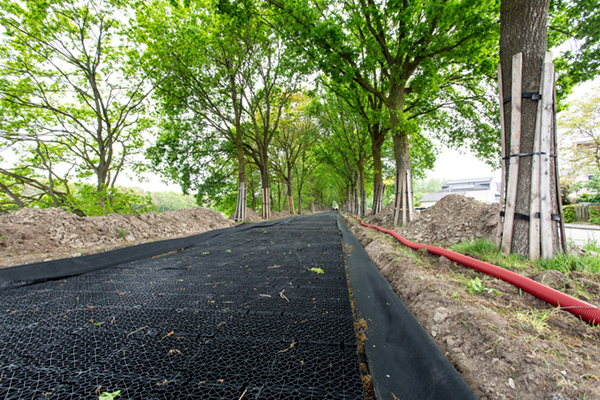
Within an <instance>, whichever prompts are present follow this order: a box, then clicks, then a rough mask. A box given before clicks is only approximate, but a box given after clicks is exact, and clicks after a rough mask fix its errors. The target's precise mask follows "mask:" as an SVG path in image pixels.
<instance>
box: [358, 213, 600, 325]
mask: <svg viewBox="0 0 600 400" xmlns="http://www.w3.org/2000/svg"><path fill="white" fill-rule="evenodd" d="M348 215H350V216H352V217H354V218H356V219H358V220H359V221H360V223H361V224H363V225H364V226H368V227H370V228H375V229H377V230H378V231H381V232H383V233H387V234H389V235H392V236H393V237H395V238H396V239H398V240H399V241H400V242H401V243H402V244H404V245H405V246H408V247H410V248H411V249H414V250H419V249H422V248H425V249H427V251H428V252H430V253H432V254H435V255H438V256H444V257H446V258H448V259H450V260H452V261H454V262H457V263H459V264H462V265H464V266H465V267H469V268H473V269H476V270H477V271H480V272H483V273H484V274H488V275H491V276H494V277H496V278H498V279H502V280H503V281H505V282H508V283H510V284H512V285H514V286H516V287H518V288H519V289H521V290H524V291H525V292H527V293H529V294H531V295H533V296H535V297H537V298H538V299H540V300H544V301H545V302H547V303H549V304H552V305H553V306H555V307H560V309H562V310H565V311H568V312H570V313H572V314H575V315H577V316H578V317H581V318H582V319H583V320H585V321H587V322H589V323H591V324H594V325H600V308H598V307H596V306H594V305H592V304H589V303H586V302H585V301H581V300H579V299H576V298H574V297H571V296H569V295H566V294H564V293H561V292H559V291H558V290H554V289H552V288H550V287H548V286H546V285H542V284H541V283H539V282H536V281H534V280H531V279H529V278H525V277H524V276H521V275H519V274H515V273H514V272H511V271H508V270H506V269H504V268H500V267H497V266H495V265H492V264H488V263H486V262H483V261H480V260H476V259H474V258H471V257H467V256H465V255H462V254H458V253H455V252H453V251H450V250H446V249H441V248H439V247H435V246H430V245H427V244H420V243H414V242H411V241H409V240H406V239H404V238H403V237H402V236H400V235H398V234H397V233H396V232H394V231H391V230H389V229H383V228H380V227H379V226H376V225H369V224H366V223H365V222H364V221H363V220H362V219H360V218H358V217H356V216H354V215H352V214H348Z"/></svg>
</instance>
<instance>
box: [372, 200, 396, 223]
mask: <svg viewBox="0 0 600 400" xmlns="http://www.w3.org/2000/svg"><path fill="white" fill-rule="evenodd" d="M367 215H369V214H367ZM393 218H394V202H393V201H392V202H391V203H390V204H388V205H387V207H384V208H383V210H381V211H379V212H378V213H377V214H376V215H374V216H372V217H370V218H369V220H368V222H369V224H371V225H377V226H381V227H384V226H392V225H393V222H394V219H393Z"/></svg>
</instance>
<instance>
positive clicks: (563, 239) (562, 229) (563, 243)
mask: <svg viewBox="0 0 600 400" xmlns="http://www.w3.org/2000/svg"><path fill="white" fill-rule="evenodd" d="M553 93H554V104H553V105H554V109H553V114H554V119H553V124H552V125H553V127H554V152H555V153H558V138H557V136H558V131H557V129H556V77H554V91H553ZM554 177H555V179H556V201H557V202H558V214H559V215H560V222H559V223H560V244H561V247H562V251H563V253H565V254H566V253H567V252H568V248H567V233H566V232H565V217H564V214H563V207H562V198H561V195H560V193H561V191H560V168H559V167H558V157H555V158H554Z"/></svg>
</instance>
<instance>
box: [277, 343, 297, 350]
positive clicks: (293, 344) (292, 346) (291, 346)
mask: <svg viewBox="0 0 600 400" xmlns="http://www.w3.org/2000/svg"><path fill="white" fill-rule="evenodd" d="M296 344H298V342H293V343H292V344H290V347H288V348H287V349H285V350H279V351H278V353H285V352H286V351H288V350H289V349H293V348H294V346H295V345H296Z"/></svg>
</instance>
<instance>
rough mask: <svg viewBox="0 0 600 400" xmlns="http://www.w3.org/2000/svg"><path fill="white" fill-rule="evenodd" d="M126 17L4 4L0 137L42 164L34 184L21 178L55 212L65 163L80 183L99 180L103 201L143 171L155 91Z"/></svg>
mask: <svg viewBox="0 0 600 400" xmlns="http://www.w3.org/2000/svg"><path fill="white" fill-rule="evenodd" d="M124 10H125V8H124V7H122V4H120V3H119V2H100V3H98V2H93V1H90V0H84V1H74V0H58V1H54V2H38V1H34V0H26V1H23V2H11V1H3V2H1V3H0V25H2V28H3V31H4V32H3V35H4V37H5V40H4V41H3V42H2V44H0V77H1V79H0V108H1V113H2V117H3V118H2V121H1V122H0V136H1V137H2V139H4V140H5V141H7V142H8V143H9V144H13V145H15V144H19V143H20V144H23V145H25V146H26V147H27V148H28V150H29V152H30V153H31V158H35V157H37V163H36V164H35V166H32V168H34V169H35V170H37V173H36V174H37V175H38V176H36V175H32V176H23V177H22V178H18V179H24V180H27V179H29V183H31V184H34V185H35V186H36V187H37V189H38V190H40V191H45V193H46V194H47V195H48V198H51V199H52V201H53V203H54V205H59V204H60V203H61V201H59V199H58V198H57V197H56V196H57V195H58V191H55V190H54V188H55V187H56V184H57V183H58V182H60V183H61V184H62V190H63V191H64V190H66V180H65V179H66V175H60V174H58V173H57V171H58V170H59V168H58V167H57V166H58V165H60V164H63V165H65V164H66V166H64V167H63V169H64V168H66V169H67V170H69V171H70V170H73V171H74V174H75V177H77V178H80V179H83V178H87V177H90V176H94V177H95V180H96V188H97V191H98V192H102V191H104V190H105V189H106V188H108V187H114V185H115V183H116V181H117V178H118V176H119V174H120V173H121V172H122V171H123V169H124V168H125V167H128V166H129V167H134V168H136V167H139V164H137V163H136V162H134V161H133V156H135V155H136V154H139V153H140V152H141V149H142V145H143V141H142V137H141V133H142V132H143V131H144V130H145V129H148V127H149V121H148V119H147V118H146V117H145V108H146V98H147V97H148V95H149V94H150V92H151V91H152V86H151V85H149V84H148V79H147V78H148V77H147V74H145V73H143V72H142V71H141V69H140V68H139V65H136V64H135V62H134V61H133V60H134V59H135V57H134V55H135V54H134V53H135V50H130V49H129V50H128V48H131V49H135V47H136V46H135V45H132V44H131V42H130V40H129V39H128V37H127V36H126V32H125V31H126V29H127V28H128V27H127V24H126V23H124V22H122V20H123V18H121V17H119V16H120V15H122V13H123V12H124ZM40 171H44V172H40ZM4 172H5V173H6V170H5V171H4ZM12 172H13V173H14V172H15V171H14V170H13V171H12ZM39 175H44V176H45V179H46V180H45V181H44V182H41V181H40V180H39V179H38V178H39ZM13 178H14V176H13ZM15 179H17V178H15ZM34 180H35V181H36V182H37V183H33V181H34Z"/></svg>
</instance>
